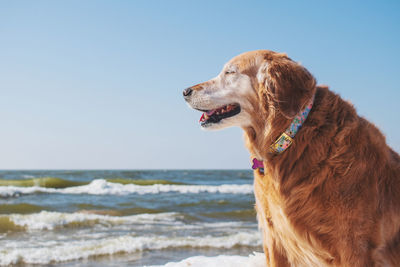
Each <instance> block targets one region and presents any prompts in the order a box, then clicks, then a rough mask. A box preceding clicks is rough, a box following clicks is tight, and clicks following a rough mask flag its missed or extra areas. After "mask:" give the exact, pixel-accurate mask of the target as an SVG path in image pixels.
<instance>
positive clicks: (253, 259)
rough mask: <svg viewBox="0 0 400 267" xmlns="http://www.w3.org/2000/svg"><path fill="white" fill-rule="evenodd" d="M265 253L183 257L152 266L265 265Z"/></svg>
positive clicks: (245, 266)
mask: <svg viewBox="0 0 400 267" xmlns="http://www.w3.org/2000/svg"><path fill="white" fill-rule="evenodd" d="M266 265H267V263H266V262H265V255H264V254H263V253H259V252H254V253H253V254H251V255H249V256H248V257H244V256H225V255H219V256H216V257H205V256H195V257H190V258H187V259H184V260H182V261H180V262H169V263H167V264H165V265H159V266H152V267H187V266H190V267H204V266H207V267H265V266H266Z"/></svg>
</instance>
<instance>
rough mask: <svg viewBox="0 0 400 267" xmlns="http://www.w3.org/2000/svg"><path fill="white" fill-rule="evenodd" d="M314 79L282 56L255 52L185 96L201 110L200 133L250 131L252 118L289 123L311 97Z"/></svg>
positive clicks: (313, 89)
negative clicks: (229, 129)
mask: <svg viewBox="0 0 400 267" xmlns="http://www.w3.org/2000/svg"><path fill="white" fill-rule="evenodd" d="M315 85H316V82H315V79H314V78H313V76H312V75H311V74H310V73H309V72H308V71H307V70H306V69H305V68H304V67H302V66H301V65H300V64H298V63H296V62H294V61H292V60H291V59H290V58H289V57H287V56H286V55H285V54H280V53H276V52H272V51H268V50H257V51H252V52H247V53H244V54H241V55H239V56H237V57H234V58H233V59H231V60H230V61H229V62H228V63H226V64H225V66H224V67H223V69H222V71H221V73H220V74H219V75H218V76H217V77H215V78H213V79H211V80H209V81H206V82H203V83H200V84H197V85H195V86H192V87H189V88H187V89H185V90H184V91H183V96H184V98H185V100H186V101H187V103H188V104H189V105H190V106H191V107H192V108H194V109H197V110H200V111H202V112H204V113H203V115H202V116H201V118H200V124H201V126H202V128H206V129H221V128H225V127H229V126H239V127H242V128H246V127H251V126H252V125H253V124H254V123H255V118H257V117H260V118H261V119H262V120H265V121H266V120H267V118H268V117H269V116H271V115H274V116H276V115H278V114H279V115H281V116H283V117H285V118H288V119H290V118H293V117H294V116H295V115H296V114H297V113H298V112H299V111H300V110H301V109H302V107H303V106H304V105H305V104H306V102H307V101H308V100H309V99H310V98H311V97H312V95H313V94H314V91H315Z"/></svg>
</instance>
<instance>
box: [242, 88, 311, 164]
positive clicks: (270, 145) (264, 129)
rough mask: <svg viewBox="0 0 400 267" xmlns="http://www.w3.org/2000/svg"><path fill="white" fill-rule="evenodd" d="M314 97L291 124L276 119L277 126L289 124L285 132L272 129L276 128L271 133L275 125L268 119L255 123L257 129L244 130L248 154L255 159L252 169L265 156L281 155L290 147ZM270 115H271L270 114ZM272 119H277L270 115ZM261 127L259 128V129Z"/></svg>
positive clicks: (281, 119)
mask: <svg viewBox="0 0 400 267" xmlns="http://www.w3.org/2000/svg"><path fill="white" fill-rule="evenodd" d="M314 97H315V95H313V96H312V98H311V99H310V100H309V101H308V103H307V105H306V107H305V108H304V109H302V110H301V111H300V112H299V113H297V115H296V116H295V117H294V119H293V120H291V122H290V121H289V120H288V119H286V120H285V119H283V118H278V120H279V121H280V123H278V125H282V124H284V125H287V124H288V123H289V122H290V124H289V126H288V127H286V130H284V131H282V130H278V131H277V129H282V128H280V127H274V128H277V129H275V130H274V131H272V128H271V124H275V123H276V122H275V123H274V122H273V121H272V120H273V119H269V120H267V121H266V122H263V123H260V122H257V123H255V124H254V125H259V127H257V128H256V127H248V128H246V129H244V130H245V133H246V136H247V143H248V144H247V147H248V148H249V149H250V153H251V154H252V155H253V156H254V157H255V160H254V159H253V169H257V168H258V167H257V166H259V165H260V163H259V162H262V161H263V160H265V159H266V158H267V157H266V154H274V155H277V154H281V153H283V152H284V151H285V150H287V149H288V148H289V147H290V145H291V144H292V143H293V141H294V140H293V139H294V137H295V135H296V134H297V132H298V131H299V130H300V128H301V126H302V125H303V123H304V122H305V120H306V119H307V116H308V114H309V113H310V111H311V108H312V106H313V103H314ZM270 114H271V113H270ZM269 117H272V118H275V117H278V116H275V115H274V114H272V115H271V116H269ZM260 126H261V127H260ZM278 134H280V135H279V137H278V138H276V137H275V138H274V136H277V135H278ZM259 148H264V149H262V150H261V151H258V149H259Z"/></svg>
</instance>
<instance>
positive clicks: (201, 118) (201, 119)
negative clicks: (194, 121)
mask: <svg viewBox="0 0 400 267" xmlns="http://www.w3.org/2000/svg"><path fill="white" fill-rule="evenodd" d="M203 119H204V113H203V114H201V117H200V120H199V122H202V121H203Z"/></svg>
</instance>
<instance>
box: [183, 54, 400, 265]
mask: <svg viewBox="0 0 400 267" xmlns="http://www.w3.org/2000/svg"><path fill="white" fill-rule="evenodd" d="M231 66H235V67H236V69H235V71H237V72H238V74H237V75H245V76H247V77H248V80H249V81H250V82H249V83H247V84H248V85H247V86H250V87H251V88H250V89H246V90H243V88H237V90H241V92H244V93H243V94H242V95H240V97H241V98H242V99H245V100H246V101H243V102H240V101H241V100H237V101H238V102H239V103H241V105H243V108H242V112H243V115H242V116H243V117H242V118H243V119H241V120H236V121H234V122H235V123H236V125H237V126H240V127H242V128H243V129H244V131H245V139H246V145H247V148H248V149H249V151H250V153H251V154H252V156H253V157H257V158H258V159H260V160H263V161H264V169H265V173H264V174H263V173H261V172H259V171H258V170H256V171H255V172H254V190H255V197H256V210H257V217H258V222H259V226H260V228H261V229H262V232H263V237H264V238H263V239H264V240H263V244H264V251H265V255H266V258H267V263H268V266H306V267H309V266H352V267H353V266H360V267H361V266H362V267H365V266H400V157H399V155H398V154H397V153H396V152H395V151H393V150H392V149H391V148H390V147H388V146H387V144H386V142H385V137H384V136H383V135H382V133H381V132H380V131H379V130H378V129H377V128H376V127H375V126H374V125H373V124H372V123H370V122H368V121H367V120H365V119H364V118H362V117H360V116H358V115H357V113H356V111H355V109H354V107H353V106H352V105H351V104H350V103H349V102H347V101H344V100H343V99H342V98H340V96H338V95H337V94H335V93H333V92H332V91H330V90H329V89H328V87H325V86H316V81H315V79H314V77H313V76H312V75H311V74H310V73H309V72H308V71H307V70H306V69H305V68H304V67H302V66H301V65H300V64H298V63H296V62H294V61H292V60H291V59H290V58H288V57H287V56H286V55H285V54H280V53H275V52H272V51H268V50H260V51H253V52H248V53H245V54H242V55H240V56H238V57H235V58H234V59H232V60H231V61H230V62H228V64H227V65H226V66H225V67H224V69H226V68H229V67H231ZM220 76H221V77H220V78H221V79H224V74H223V73H221V74H220ZM240 77H241V76H240ZM238 79H239V78H238ZM240 79H247V78H246V77H242V78H240ZM239 84H241V86H244V85H245V84H246V83H244V82H241V83H239ZM215 86H216V85H215V81H213V80H211V82H210V81H208V82H205V83H202V84H199V85H196V87H195V89H194V90H197V91H201V90H208V94H211V93H210V92H214V91H218V89H219V88H213V90H211V89H209V88H210V87H215ZM217 87H218V86H217ZM230 90H235V89H230ZM314 94H315V101H314V106H313V108H312V110H311V112H310V114H309V116H308V118H307V120H306V121H305V123H304V124H303V126H302V128H301V129H300V131H299V132H298V133H297V135H296V136H295V138H294V143H293V144H292V146H291V147H289V148H288V149H287V150H286V151H284V152H283V153H281V154H272V153H270V152H269V149H268V148H269V146H270V145H271V144H272V143H273V142H274V141H275V140H276V139H277V138H278V137H279V136H280V135H281V133H283V132H284V131H285V129H286V128H287V127H288V125H289V124H290V123H291V121H292V119H293V117H294V116H295V115H296V114H297V113H298V112H299V111H300V110H302V109H303V108H304V106H305V104H306V103H307V101H309V99H310V98H311V97H312V96H313V95H314ZM211 95H212V94H211ZM199 96H200V95H196V94H193V95H192V96H190V99H189V97H187V98H186V100H187V101H188V103H189V104H190V105H192V101H193V99H195V98H198V97H199ZM192 98H193V99H192ZM229 101H231V100H229V99H227V102H229ZM235 101H236V100H235ZM210 102H212V101H211V100H209V99H208V102H207V103H210ZM196 103H197V102H196ZM192 106H193V105H192ZM195 108H197V109H204V110H207V106H204V107H201V105H200V104H199V105H198V106H196V107H195ZM246 114H249V116H247V117H246V116H245V115H246ZM228 120H229V119H228ZM232 124H233V123H228V124H227V125H228V126H232Z"/></svg>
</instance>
